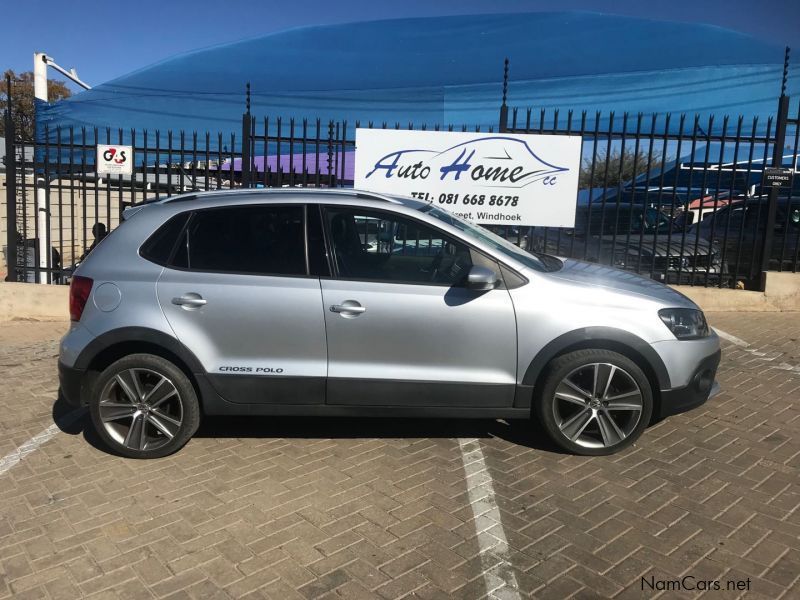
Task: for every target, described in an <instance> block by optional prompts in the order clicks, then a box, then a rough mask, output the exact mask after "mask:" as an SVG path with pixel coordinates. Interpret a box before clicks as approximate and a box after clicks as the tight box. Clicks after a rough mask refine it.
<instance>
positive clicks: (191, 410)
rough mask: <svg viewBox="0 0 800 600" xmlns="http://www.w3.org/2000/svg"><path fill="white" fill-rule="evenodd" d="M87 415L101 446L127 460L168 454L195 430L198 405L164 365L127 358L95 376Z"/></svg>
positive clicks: (179, 375) (146, 357)
mask: <svg viewBox="0 0 800 600" xmlns="http://www.w3.org/2000/svg"><path fill="white" fill-rule="evenodd" d="M118 376H119V377H118ZM134 379H135V381H134ZM162 379H163V380H164V381H162ZM134 388H135V389H134ZM149 392H153V393H152V394H150V395H149V398H150V400H148V393H149ZM133 396H136V397H138V400H137V401H134V400H133V399H132V397H133ZM162 396H164V398H163V399H162V398H161V397H162ZM128 404H129V405H130V407H128ZM89 412H90V413H91V416H92V423H93V424H94V427H95V430H96V431H97V434H98V435H99V436H100V438H101V439H102V440H103V442H104V443H105V444H106V445H108V447H109V448H110V449H111V450H113V451H114V452H115V453H117V454H120V455H122V456H127V457H129V458H161V457H163V456H167V455H169V454H172V453H173V452H176V451H177V450H179V449H180V448H182V447H183V446H184V445H185V444H186V442H188V441H189V439H190V438H191V437H192V436H193V435H194V433H195V432H196V431H197V428H198V427H199V426H200V404H199V402H198V400H197V394H196V393H195V390H194V386H193V385H192V383H191V381H189V379H188V378H187V377H186V374H185V373H184V372H183V371H182V370H181V369H179V368H178V367H176V366H175V365H174V364H172V363H171V362H170V361H168V360H166V359H164V358H162V357H160V356H156V355H153V354H130V355H128V356H125V357H124V358H121V359H119V360H118V361H116V362H115V363H113V364H112V365H110V366H109V367H108V368H106V369H105V370H104V371H103V372H102V373H100V375H99V377H98V378H97V380H96V382H95V384H94V386H93V388H92V391H91V396H90V399H89ZM128 413H130V414H128ZM117 415H119V416H117ZM142 426H143V429H142ZM137 427H138V429H137ZM128 432H130V435H128ZM125 442H127V444H126V443H125Z"/></svg>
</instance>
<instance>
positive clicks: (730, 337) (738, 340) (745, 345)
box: [714, 327, 750, 348]
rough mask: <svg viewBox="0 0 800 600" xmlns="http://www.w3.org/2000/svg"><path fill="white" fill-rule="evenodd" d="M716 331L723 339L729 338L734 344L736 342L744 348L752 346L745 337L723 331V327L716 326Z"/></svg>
mask: <svg viewBox="0 0 800 600" xmlns="http://www.w3.org/2000/svg"><path fill="white" fill-rule="evenodd" d="M714 331H716V332H717V335H718V336H719V337H721V338H722V339H723V340H728V341H729V342H730V343H732V344H736V345H737V346H741V347H742V348H747V347H748V346H750V344H748V343H747V342H745V341H744V340H743V339H741V338H738V337H736V336H735V335H731V334H730V333H728V332H726V331H722V330H721V329H717V328H716V327H714Z"/></svg>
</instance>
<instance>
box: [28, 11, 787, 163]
mask: <svg viewBox="0 0 800 600" xmlns="http://www.w3.org/2000/svg"><path fill="white" fill-rule="evenodd" d="M506 57H508V58H509V59H510V61H511V69H510V82H509V88H508V105H509V106H510V107H512V108H513V107H520V108H521V109H523V110H522V116H521V119H522V120H524V112H525V111H524V109H526V108H528V107H534V109H535V111H534V115H535V116H536V118H537V119H538V114H539V110H540V109H542V108H544V109H547V112H548V114H549V115H552V111H553V109H559V111H560V114H561V119H562V120H564V121H565V120H566V113H567V111H569V110H573V111H575V112H576V114H577V115H578V116H577V117H576V119H578V120H579V115H580V112H581V111H584V110H586V111H588V112H589V115H590V116H589V118H588V119H587V121H588V122H590V123H591V126H592V127H593V126H594V124H595V121H594V115H595V112H596V111H602V118H601V120H600V127H606V126H608V124H609V118H610V113H612V112H615V113H616V118H615V120H614V122H613V127H614V128H621V127H622V119H621V118H620V116H621V115H622V113H623V112H626V111H627V112H629V113H631V114H633V115H635V114H636V113H639V112H642V113H644V114H645V115H652V114H662V113H666V112H672V113H673V114H676V115H677V114H680V113H687V115H692V116H693V115H694V114H695V113H699V114H700V115H701V122H705V121H707V118H708V116H709V115H712V114H713V115H717V116H718V117H721V116H722V115H724V114H730V115H731V116H732V117H736V116H738V115H744V116H745V118H747V119H752V117H754V116H757V117H759V128H760V129H761V131H760V132H759V133H762V134H763V133H764V130H765V129H766V122H767V118H768V116H769V115H773V114H774V113H775V111H776V108H777V97H778V95H779V93H780V83H781V73H782V62H783V48H782V47H781V46H779V45H772V44H768V43H765V42H762V41H758V40H755V39H753V38H751V37H749V36H746V35H743V34H740V33H737V32H734V31H730V30H726V29H722V28H719V27H712V26H706V25H697V24H686V23H672V22H664V21H651V20H645V19H637V18H629V17H619V16H609V15H602V14H596V13H575V12H554V13H522V14H493V15H471V16H450V17H435V18H415V19H396V20H387V21H374V22H365V23H348V24H343V25H329V26H315V27H303V28H298V29H292V30H289V31H283V32H280V33H274V34H270V35H265V36H263V37H258V38H254V39H248V40H244V41H240V42H235V43H229V44H224V45H220V46H215V47H212V48H206V49H202V50H197V51H194V52H189V53H186V54H182V55H179V56H175V57H172V58H169V59H167V60H164V61H162V62H159V63H157V64H154V65H151V66H149V67H146V68H143V69H140V70H138V71H135V72H133V73H130V74H128V75H125V76H123V77H119V78H118V79H115V80H113V81H110V82H108V83H104V84H101V85H98V86H97V87H95V88H93V89H92V90H89V91H85V92H81V93H79V94H77V95H75V96H73V97H72V98H69V99H67V100H62V101H59V102H57V103H55V104H51V105H45V106H42V107H41V110H40V118H39V120H38V123H37V127H38V130H37V131H38V135H39V137H40V139H41V138H42V137H43V136H44V135H45V127H46V128H47V135H48V137H50V139H51V140H53V139H54V138H55V135H56V133H55V131H56V129H57V128H58V127H60V128H61V129H62V132H63V131H64V130H68V129H69V128H74V130H75V131H76V132H79V131H80V129H81V128H83V127H85V128H87V130H88V131H90V132H91V131H92V129H93V128H94V127H99V128H101V135H100V137H101V139H100V140H98V141H100V142H101V143H102V142H105V139H102V138H103V137H104V136H105V131H104V128H105V127H111V128H112V141H113V142H117V141H118V139H117V130H118V129H121V130H122V132H123V133H122V135H123V139H124V140H125V141H129V140H130V136H131V130H132V129H135V130H136V131H137V138H138V136H139V135H140V133H141V132H142V131H143V130H148V131H149V132H150V136H151V137H150V139H149V142H148V143H149V144H152V143H153V136H154V133H155V131H156V130H159V131H160V132H161V135H162V143H165V142H166V137H165V132H166V131H168V130H172V131H173V132H175V133H176V135H177V133H178V132H179V131H184V132H186V133H187V135H188V136H189V138H190V137H191V133H192V132H198V133H200V134H201V135H204V134H205V132H211V134H212V135H211V146H212V148H213V147H216V145H217V134H218V133H221V134H222V135H223V140H225V141H224V144H225V145H228V140H230V135H231V134H232V133H233V134H235V136H236V140H238V138H239V134H240V132H241V123H242V118H241V117H242V113H243V111H244V108H245V87H246V84H247V83H248V82H250V84H251V89H252V108H251V112H252V114H253V115H254V116H256V117H259V118H260V117H266V116H269V117H270V123H271V124H274V119H275V118H276V117H283V118H284V119H288V118H290V117H293V118H295V119H296V120H298V121H300V120H302V119H304V118H305V119H309V120H311V121H312V122H313V121H314V120H315V119H317V118H321V119H322V120H323V131H322V134H323V136H324V137H327V127H326V125H327V121H328V120H330V119H333V120H336V121H344V120H346V121H347V123H348V139H352V135H353V132H352V128H353V127H354V125H355V122H356V121H357V120H360V121H361V123H362V124H366V123H367V122H373V123H374V124H376V125H377V126H380V125H381V124H382V123H386V124H388V125H389V126H390V127H394V126H395V124H400V126H401V127H408V126H409V124H412V123H413V125H414V126H415V127H420V126H422V125H423V124H426V125H427V126H428V128H432V127H433V126H434V125H439V126H443V127H444V126H448V125H453V126H455V127H458V128H460V127H461V126H462V125H467V126H468V127H469V128H470V129H473V128H474V127H476V126H481V127H482V128H484V129H485V128H488V127H491V126H494V127H496V126H497V124H498V120H499V108H500V104H501V97H502V77H503V60H504V59H505V58H506ZM787 93H789V94H790V95H791V94H794V95H795V96H797V95H798V93H800V78H799V77H797V76H795V75H794V74H791V76H790V79H789V86H788V90H787ZM793 107H796V101H793ZM793 109H794V110H796V108H793ZM687 121H690V119H687ZM576 122H577V121H576ZM714 122H715V123H717V124H720V125H721V122H722V119H721V118H718V119H716V120H715V121H714ZM659 123H661V121H660V122H659ZM562 124H563V123H562ZM537 125H538V121H537ZM659 126H660V127H662V131H663V125H659ZM677 126H678V119H677V118H673V119H672V121H671V124H670V128H671V129H675V130H677ZM716 126H717V125H715V127H716ZM748 133H749V131H748ZM62 135H63V133H62ZM91 135H93V134H91ZM92 141H94V140H92ZM137 143H141V139H137ZM236 143H237V142H236V141H234V142H233V144H234V145H236Z"/></svg>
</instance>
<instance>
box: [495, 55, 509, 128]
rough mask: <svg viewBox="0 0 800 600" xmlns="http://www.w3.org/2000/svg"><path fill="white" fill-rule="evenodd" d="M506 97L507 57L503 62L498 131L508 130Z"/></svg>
mask: <svg viewBox="0 0 800 600" xmlns="http://www.w3.org/2000/svg"><path fill="white" fill-rule="evenodd" d="M507 98H508V59H506V60H505V62H504V63H503V103H502V104H501V105H500V127H498V129H497V130H498V131H499V132H500V133H505V132H506V131H508V105H507V104H506V100H507Z"/></svg>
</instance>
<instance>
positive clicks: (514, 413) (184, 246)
mask: <svg viewBox="0 0 800 600" xmlns="http://www.w3.org/2000/svg"><path fill="white" fill-rule="evenodd" d="M125 217H126V219H125V222H124V223H123V224H122V225H121V226H120V227H118V228H117V229H116V230H115V231H114V232H113V233H112V234H111V235H109V236H108V237H107V238H105V239H104V240H103V241H102V243H100V244H99V245H98V246H97V248H96V249H94V250H93V251H92V252H91V254H89V255H88V257H87V258H86V260H85V261H84V262H83V263H82V264H81V265H80V267H79V268H78V270H77V271H76V273H75V276H74V277H73V280H72V284H71V289H70V312H71V317H72V324H71V327H70V330H69V332H68V333H67V334H66V335H65V337H64V338H63V340H62V341H61V347H60V359H59V374H60V381H61V389H62V393H63V395H64V397H65V398H66V399H67V400H68V401H69V402H71V403H73V404H76V405H83V406H87V405H88V407H89V410H90V413H91V418H92V421H93V423H94V426H95V427H96V428H97V431H98V433H99V435H100V436H101V438H102V439H103V440H104V441H105V442H106V443H107V444H108V445H109V446H110V447H111V448H112V449H113V450H115V451H116V452H118V453H120V454H123V455H125V456H130V457H139V458H154V457H160V456H164V455H167V454H169V453H172V452H174V451H176V450H177V449H179V448H180V447H181V446H183V445H184V444H185V443H186V442H187V441H188V440H189V438H191V436H192V434H194V432H195V431H196V430H197V428H198V425H199V423H200V419H201V416H202V418H206V419H212V418H213V417H214V415H231V414H233V415H317V416H382V417H393V416H417V417H449V418H462V417H482V418H516V417H530V416H533V417H534V418H536V419H538V420H539V421H540V422H541V424H542V429H543V430H544V431H545V432H546V433H547V435H549V436H550V437H551V438H552V439H553V441H554V442H555V443H557V444H558V445H559V446H561V447H562V448H564V449H566V450H568V451H570V452H574V453H579V454H590V455H592V454H593V455H598V454H609V453H613V452H616V451H618V450H620V449H622V448H624V447H626V446H628V445H629V444H631V443H633V442H634V440H636V439H637V438H638V437H639V436H640V434H641V433H642V431H643V430H644V428H645V427H646V426H647V425H648V424H649V423H650V422H651V420H653V419H655V418H659V417H661V416H665V415H669V414H671V413H675V412H679V411H682V410H686V409H688V408H691V407H693V406H696V405H699V404H701V403H702V402H704V401H705V400H706V399H708V398H709V396H710V395H712V394H713V393H714V392H715V390H716V389H717V386H716V385H715V381H714V377H715V373H716V369H717V365H718V363H719V360H720V345H719V339H718V338H717V336H716V334H715V333H714V332H713V331H712V330H711V329H709V327H708V325H707V324H706V320H705V318H704V316H703V313H702V312H701V311H700V310H699V309H698V307H697V306H696V305H695V304H693V303H692V302H691V301H690V300H689V299H687V298H686V297H685V296H683V295H681V294H680V293H678V292H676V291H674V290H672V289H670V288H668V287H665V286H664V285H661V284H660V283H657V282H654V281H651V280H649V279H645V278H642V277H639V276H637V275H633V274H630V273H626V272H623V271H619V270H615V269H610V268H605V267H601V266H598V265H594V264H589V263H583V262H579V261H575V260H564V259H559V258H556V257H552V256H549V255H546V254H535V253H533V254H532V253H527V252H525V251H523V250H521V249H519V248H518V247H516V246H514V245H513V244H511V243H509V242H507V241H506V240H504V239H502V238H500V237H498V236H496V235H494V234H492V233H490V232H488V231H487V230H485V229H483V228H481V227H478V226H476V225H473V224H471V223H469V222H466V221H463V220H461V219H458V218H456V217H455V216H453V215H452V214H450V213H448V212H445V211H443V210H440V209H439V208H437V207H435V206H433V205H430V204H427V203H422V202H418V201H414V200H410V199H404V198H395V197H389V196H380V195H376V194H372V193H367V192H359V191H344V190H338V191H333V190H332V191H321V190H276V191H263V190H262V191H255V190H252V191H250V190H249V191H240V192H216V193H203V194H196V195H189V196H181V197H174V198H170V199H166V200H163V201H159V202H155V203H150V204H147V205H143V206H137V207H134V208H131V209H128V210H127V211H126V215H125ZM335 426H336V425H335V423H334V422H333V421H332V422H331V427H335Z"/></svg>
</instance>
